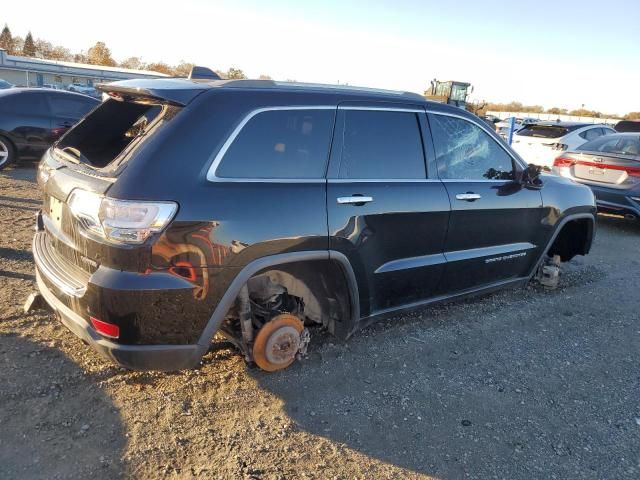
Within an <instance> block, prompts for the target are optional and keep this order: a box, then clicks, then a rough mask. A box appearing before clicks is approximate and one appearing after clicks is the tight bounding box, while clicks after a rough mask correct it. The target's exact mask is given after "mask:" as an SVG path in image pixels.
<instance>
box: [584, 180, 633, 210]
mask: <svg viewBox="0 0 640 480" xmlns="http://www.w3.org/2000/svg"><path fill="white" fill-rule="evenodd" d="M588 186H589V187H590V188H591V190H592V191H593V194H594V195H595V197H596V206H597V207H598V211H601V212H607V213H613V214H618V215H625V214H631V215H634V216H636V217H640V201H638V200H634V197H635V198H640V192H637V191H631V192H630V191H629V190H618V189H614V188H606V187H598V186H595V185H588Z"/></svg>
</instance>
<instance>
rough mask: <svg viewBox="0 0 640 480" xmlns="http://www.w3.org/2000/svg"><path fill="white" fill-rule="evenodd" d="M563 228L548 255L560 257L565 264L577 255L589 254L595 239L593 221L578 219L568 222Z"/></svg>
mask: <svg viewBox="0 0 640 480" xmlns="http://www.w3.org/2000/svg"><path fill="white" fill-rule="evenodd" d="M561 228H562V230H560V233H558V235H557V236H556V238H555V240H554V241H553V243H552V244H551V247H550V248H549V251H548V252H547V255H549V256H550V257H553V256H554V255H560V259H561V260H562V261H563V262H568V261H569V260H571V259H572V258H573V257H575V256H576V255H586V254H587V253H589V250H590V249H591V241H592V239H593V220H591V219H590V218H578V219H576V220H570V221H568V222H567V223H566V224H564V226H562V227H561Z"/></svg>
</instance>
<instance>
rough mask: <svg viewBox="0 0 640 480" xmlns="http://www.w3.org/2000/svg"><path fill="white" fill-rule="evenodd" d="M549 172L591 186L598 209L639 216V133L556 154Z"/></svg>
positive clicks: (606, 138)
mask: <svg viewBox="0 0 640 480" xmlns="http://www.w3.org/2000/svg"><path fill="white" fill-rule="evenodd" d="M553 171H554V172H555V173H556V174H557V175H561V176H563V177H568V178H571V179H573V180H575V181H576V182H580V183H583V184H585V185H588V186H589V187H591V190H593V193H594V194H595V197H596V204H597V206H598V210H599V211H602V212H606V213H612V214H616V215H620V216H624V217H626V218H629V219H631V218H633V219H636V218H640V133H615V134H613V135H606V136H602V137H599V138H596V139H595V140H592V141H590V142H587V143H585V144H583V145H582V146H580V147H579V148H577V149H575V150H573V151H568V152H564V153H562V154H561V155H560V156H558V157H557V158H556V159H555V161H554V164H553Z"/></svg>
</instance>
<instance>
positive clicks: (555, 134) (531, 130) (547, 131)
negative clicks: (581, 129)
mask: <svg viewBox="0 0 640 480" xmlns="http://www.w3.org/2000/svg"><path fill="white" fill-rule="evenodd" d="M567 133H569V129H568V128H567V127H561V126H558V125H527V126H525V127H524V128H522V129H521V130H518V135H519V136H523V137H539V138H560V137H564V136H565V135H566V134H567Z"/></svg>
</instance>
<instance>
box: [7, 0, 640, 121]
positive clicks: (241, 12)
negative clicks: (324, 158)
mask: <svg viewBox="0 0 640 480" xmlns="http://www.w3.org/2000/svg"><path fill="white" fill-rule="evenodd" d="M80 5H81V4H75V3H73V2H72V3H69V2H62V3H61V2H51V1H50V0H46V1H41V0H30V1H29V2H9V3H8V4H7V5H5V6H4V7H3V8H2V10H1V11H0V24H4V23H7V24H8V25H9V27H10V28H11V31H12V33H13V34H14V35H20V36H23V37H24V36H25V35H26V33H27V32H28V31H31V32H32V33H33V35H34V37H40V38H43V39H46V40H48V41H50V42H51V43H53V44H54V45H62V46H65V47H67V48H69V49H70V50H71V51H73V52H75V51H80V50H85V51H86V50H87V49H88V48H89V47H90V46H91V45H93V44H94V43H95V42H97V41H103V42H105V43H106V44H107V46H108V47H109V48H110V49H111V52H112V55H113V57H114V58H115V59H116V60H117V61H120V60H124V59H125V58H127V57H130V56H139V57H142V59H143V60H144V61H146V62H155V61H163V62H166V63H169V64H177V63H179V62H180V61H181V60H184V61H189V62H193V63H196V64H198V65H203V66H207V67H210V68H213V69H216V70H227V69H228V68H229V67H235V68H240V69H242V70H243V71H244V72H245V74H247V75H248V76H249V77H258V76H259V75H261V74H266V75H270V76H271V77H272V78H274V79H277V80H287V79H293V80H297V81H305V82H320V83H338V82H339V83H348V84H350V85H358V86H367V87H378V88H390V89H396V90H408V91H414V92H418V93H422V92H423V91H424V90H425V89H426V88H427V87H428V85H429V82H430V80H431V79H433V78H437V79H439V80H460V81H466V82H470V83H471V84H473V86H474V91H473V94H472V95H471V98H472V99H473V100H487V101H494V102H509V101H512V100H515V101H520V102H522V103H524V104H527V105H531V104H536V105H542V106H544V107H546V108H549V107H554V106H556V107H561V108H569V109H574V108H580V107H582V106H583V105H584V107H585V108H588V109H593V110H598V111H602V112H605V113H616V114H624V113H627V112H630V111H640V53H639V52H640V1H638V0H626V1H621V0H606V1H605V0H581V1H577V0H555V1H549V0H536V1H533V2H527V1H522V0H512V1H510V2H494V1H490V0H482V1H473V0H440V1H432V0H422V1H419V0H393V1H391V0H387V1H375V0H369V1H359V0H353V1H349V0H342V1H339V0H337V1H336V0H324V1H317V2H311V1H303V0H297V1H296V0H275V1H254V0H237V1H218V2H214V1H205V0H180V1H179V2H177V1H175V0H172V1H170V2H167V1H164V0H156V1H147V0H137V1H136V0H128V1H126V2H125V1H121V0H110V1H109V2H106V3H101V2H88V3H83V4H82V5H83V6H82V8H80Z"/></svg>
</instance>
